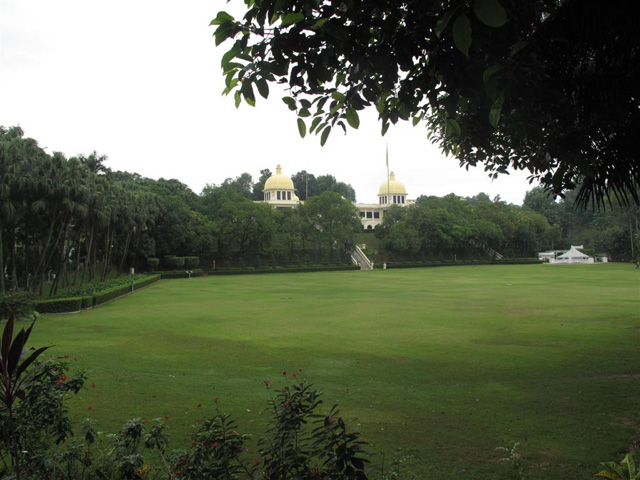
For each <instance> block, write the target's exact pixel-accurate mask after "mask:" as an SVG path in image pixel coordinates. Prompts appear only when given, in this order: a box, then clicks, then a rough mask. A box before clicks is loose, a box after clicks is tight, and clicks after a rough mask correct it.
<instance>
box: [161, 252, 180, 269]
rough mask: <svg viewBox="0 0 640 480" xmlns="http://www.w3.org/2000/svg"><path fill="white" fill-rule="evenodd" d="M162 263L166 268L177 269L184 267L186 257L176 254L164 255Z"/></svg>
mask: <svg viewBox="0 0 640 480" xmlns="http://www.w3.org/2000/svg"><path fill="white" fill-rule="evenodd" d="M162 265H163V266H164V268H169V269H171V270H177V269H178V268H182V267H184V257H176V256H175V255H165V256H164V257H162Z"/></svg>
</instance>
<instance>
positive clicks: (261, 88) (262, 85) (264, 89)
mask: <svg viewBox="0 0 640 480" xmlns="http://www.w3.org/2000/svg"><path fill="white" fill-rule="evenodd" d="M256 87H258V93H260V95H261V96H262V98H268V97H269V84H268V83H267V81H266V80H265V79H264V78H259V79H257V80H256Z"/></svg>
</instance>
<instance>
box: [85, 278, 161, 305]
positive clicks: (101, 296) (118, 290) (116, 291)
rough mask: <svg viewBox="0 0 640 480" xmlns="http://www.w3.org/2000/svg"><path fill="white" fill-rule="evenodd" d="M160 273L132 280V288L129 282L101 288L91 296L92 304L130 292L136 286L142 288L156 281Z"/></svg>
mask: <svg viewBox="0 0 640 480" xmlns="http://www.w3.org/2000/svg"><path fill="white" fill-rule="evenodd" d="M160 278H161V275H150V276H146V277H143V278H142V279H140V280H138V281H134V282H133V288H132V285H131V282H129V283H127V284H124V285H117V286H115V287H112V288H109V289H107V290H103V291H101V292H99V293H97V294H96V295H94V296H93V305H94V306H97V305H101V304H103V303H105V302H108V301H109V300H113V299H114V298H118V297H121V296H123V295H126V294H127V293H131V291H132V290H133V291H135V290H136V289H137V288H142V287H144V286H146V285H149V284H151V283H154V282H157V281H158V280H160Z"/></svg>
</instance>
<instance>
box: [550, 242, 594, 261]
mask: <svg viewBox="0 0 640 480" xmlns="http://www.w3.org/2000/svg"><path fill="white" fill-rule="evenodd" d="M581 246H582V245H577V246H575V245H571V248H570V249H569V251H567V252H565V253H563V254H562V255H559V256H558V257H556V259H555V260H553V259H550V260H549V263H593V262H594V260H593V257H590V256H589V255H586V254H584V253H582V252H581V251H580V250H578V248H580V247H581Z"/></svg>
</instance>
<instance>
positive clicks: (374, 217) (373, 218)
mask: <svg viewBox="0 0 640 480" xmlns="http://www.w3.org/2000/svg"><path fill="white" fill-rule="evenodd" d="M413 203H415V200H409V199H408V198H407V189H406V188H405V187H404V184H403V183H402V182H399V181H398V180H396V174H395V173H394V172H391V173H390V174H389V179H388V180H387V181H386V182H384V183H383V184H382V185H380V189H379V190H378V203H356V204H355V205H356V207H357V209H358V211H359V212H360V221H361V222H362V228H364V229H365V230H372V229H374V228H376V225H380V224H381V223H382V220H383V219H384V212H385V211H386V210H387V209H388V208H389V207H391V206H392V205H400V206H401V207H405V206H407V205H411V204H413Z"/></svg>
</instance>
